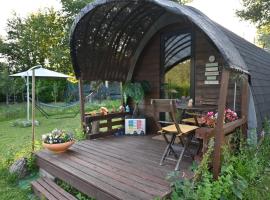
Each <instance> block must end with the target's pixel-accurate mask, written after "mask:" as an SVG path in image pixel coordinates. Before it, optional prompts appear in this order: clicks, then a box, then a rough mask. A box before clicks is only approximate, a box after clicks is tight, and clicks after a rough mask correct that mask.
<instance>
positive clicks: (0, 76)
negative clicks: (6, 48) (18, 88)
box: [0, 63, 13, 105]
mask: <svg viewBox="0 0 270 200" xmlns="http://www.w3.org/2000/svg"><path fill="white" fill-rule="evenodd" d="M0 67H1V68H0V69H1V71H0V93H1V94H3V95H5V96H6V104H7V105H8V104H9V96H10V93H11V90H12V83H13V81H12V80H11V78H10V77H9V72H8V66H7V64H6V63H0Z"/></svg>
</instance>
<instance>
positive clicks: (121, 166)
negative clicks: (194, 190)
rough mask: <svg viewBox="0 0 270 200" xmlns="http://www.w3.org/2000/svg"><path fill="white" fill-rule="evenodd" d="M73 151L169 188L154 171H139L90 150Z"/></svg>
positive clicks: (122, 162)
mask: <svg viewBox="0 0 270 200" xmlns="http://www.w3.org/2000/svg"><path fill="white" fill-rule="evenodd" d="M73 149H76V150H78V151H80V154H81V155H82V156H85V157H88V158H89V159H93V160H95V161H96V162H97V163H104V164H105V165H108V166H112V167H114V168H116V169H119V170H126V172H127V173H130V174H134V175H136V176H139V177H142V178H144V179H148V180H149V181H153V182H156V183H159V184H161V185H165V186H168V183H167V182H165V181H164V177H162V178H160V176H156V174H154V173H153V172H152V171H149V170H148V169H147V170H145V169H141V168H140V169H138V168H137V166H136V167H134V166H132V165H130V164H128V163H125V162H124V161H119V160H113V159H111V158H110V157H105V158H104V157H101V156H98V155H95V154H92V153H91V152H89V151H88V149H83V148H79V149H78V148H77V147H74V148H73ZM71 153H77V152H72V151H71ZM115 161H116V162H115Z"/></svg>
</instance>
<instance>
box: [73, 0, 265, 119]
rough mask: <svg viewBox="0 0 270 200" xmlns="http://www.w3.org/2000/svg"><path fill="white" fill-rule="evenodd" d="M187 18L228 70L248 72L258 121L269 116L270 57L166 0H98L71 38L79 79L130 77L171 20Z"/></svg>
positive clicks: (85, 12) (78, 19) (80, 16)
mask: <svg viewBox="0 0 270 200" xmlns="http://www.w3.org/2000/svg"><path fill="white" fill-rule="evenodd" d="M179 19H181V20H183V19H184V20H188V21H189V22H191V23H193V24H195V25H196V26H197V27H199V28H200V29H201V30H202V31H203V32H204V33H205V34H206V35H207V36H208V37H209V38H210V39H211V40H212V41H213V43H214V44H215V46H216V47H217V49H218V50H219V51H220V53H221V54H222V55H223V57H224V59H225V61H226V63H227V66H226V67H228V68H231V69H234V70H238V71H240V72H242V73H247V74H250V85H251V90H252V94H253V97H254V103H255V107H256V111H257V119H258V122H262V120H263V118H264V117H266V116H269V114H270V106H268V105H269V104H270V89H269V86H270V54H269V53H267V52H266V51H264V50H262V49H260V48H258V47H256V46H255V45H253V44H251V43H249V42H248V41H246V40H244V39H243V38H241V37H239V36H237V35H236V34H234V33H232V32H231V31H229V30H227V29H226V28H224V27H222V26H220V25H219V24H217V23H215V22H213V21H212V20H211V19H209V18H208V17H207V16H206V15H204V14H203V13H201V12H200V11H198V10H197V9H195V8H192V7H189V6H181V5H179V4H177V3H174V2H171V1H167V0H128V1H125V0H97V1H95V2H94V3H90V4H89V5H87V6H86V7H85V8H84V9H82V11H81V12H80V13H79V14H78V16H77V17H76V19H75V21H74V24H73V26H72V30H71V35H70V47H71V57H72V62H73V68H74V71H75V74H76V77H77V78H79V77H81V78H82V79H83V80H116V81H125V80H127V79H130V78H131V76H132V73H133V70H134V67H135V64H136V61H137V59H138V57H139V55H140V53H141V51H142V50H143V48H144V46H145V45H146V44H147V42H148V41H149V40H150V39H151V37H152V36H153V35H154V34H155V33H156V32H157V31H158V30H160V29H161V28H163V27H165V26H167V25H168V24H169V23H170V22H171V23H173V22H177V20H179Z"/></svg>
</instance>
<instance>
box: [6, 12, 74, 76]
mask: <svg viewBox="0 0 270 200" xmlns="http://www.w3.org/2000/svg"><path fill="white" fill-rule="evenodd" d="M64 25H65V19H64V18H63V17H62V16H61V14H60V13H59V12H57V11H55V10H53V9H45V10H43V11H39V12H38V13H36V14H31V15H29V16H28V17H26V18H21V17H19V16H17V15H16V14H14V15H13V17H12V18H11V19H9V20H8V24H7V28H8V32H7V39H6V41H5V44H4V45H3V48H2V53H3V54H4V55H5V56H6V57H7V59H8V61H9V63H10V65H11V66H13V68H12V69H11V70H13V71H22V70H26V69H28V68H30V67H32V66H34V65H37V64H41V65H42V66H45V67H46V68H49V69H53V70H57V71H62V72H69V71H71V65H70V58H69V49H68V46H67V44H66V42H65V41H64V36H65V34H66V33H65V31H66V30H65V27H64Z"/></svg>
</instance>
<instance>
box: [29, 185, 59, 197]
mask: <svg viewBox="0 0 270 200" xmlns="http://www.w3.org/2000/svg"><path fill="white" fill-rule="evenodd" d="M31 185H32V188H33V190H34V192H35V194H36V195H37V196H38V197H39V198H44V197H46V198H47V199H50V200H59V199H57V198H56V197H55V196H53V195H52V194H51V193H50V192H49V191H48V190H46V189H45V188H44V187H43V186H42V185H41V184H40V183H39V181H33V182H32V183H31Z"/></svg>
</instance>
